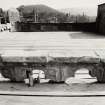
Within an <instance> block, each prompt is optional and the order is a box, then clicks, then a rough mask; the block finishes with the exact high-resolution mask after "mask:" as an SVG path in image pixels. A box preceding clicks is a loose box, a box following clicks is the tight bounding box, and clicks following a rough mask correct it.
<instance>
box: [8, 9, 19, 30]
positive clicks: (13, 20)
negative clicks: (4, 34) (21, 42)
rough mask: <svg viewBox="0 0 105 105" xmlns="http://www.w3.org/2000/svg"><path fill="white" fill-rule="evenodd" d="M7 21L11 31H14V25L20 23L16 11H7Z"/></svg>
mask: <svg viewBox="0 0 105 105" xmlns="http://www.w3.org/2000/svg"><path fill="white" fill-rule="evenodd" d="M8 15H9V21H10V24H11V31H16V29H17V28H16V27H17V26H16V23H17V22H19V21H20V15H19V12H18V10H17V9H15V8H11V9H9V10H8Z"/></svg>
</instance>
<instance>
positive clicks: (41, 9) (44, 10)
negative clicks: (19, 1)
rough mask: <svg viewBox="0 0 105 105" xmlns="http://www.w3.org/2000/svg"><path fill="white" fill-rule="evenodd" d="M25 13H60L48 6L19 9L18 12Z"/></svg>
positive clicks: (28, 6) (31, 6) (21, 7)
mask: <svg viewBox="0 0 105 105" xmlns="http://www.w3.org/2000/svg"><path fill="white" fill-rule="evenodd" d="M21 9H22V11H23V13H31V12H32V11H33V10H35V11H37V12H38V13H48V14H49V13H60V12H59V11H57V10H56V9H53V8H50V7H48V6H46V5H26V6H23V5H22V6H20V7H18V10H21Z"/></svg>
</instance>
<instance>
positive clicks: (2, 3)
mask: <svg viewBox="0 0 105 105" xmlns="http://www.w3.org/2000/svg"><path fill="white" fill-rule="evenodd" d="M100 3H105V0H0V7H1V8H3V9H8V8H11V7H15V8H16V7H18V6H20V5H28V4H45V5H48V6H50V7H53V8H55V9H62V8H72V7H96V6H97V5H98V4H100Z"/></svg>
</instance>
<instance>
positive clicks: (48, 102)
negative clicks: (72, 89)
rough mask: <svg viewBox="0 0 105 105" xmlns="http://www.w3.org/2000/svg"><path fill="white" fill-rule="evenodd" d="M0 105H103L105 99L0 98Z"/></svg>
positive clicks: (104, 104)
mask: <svg viewBox="0 0 105 105" xmlns="http://www.w3.org/2000/svg"><path fill="white" fill-rule="evenodd" d="M0 104H1V105H105V97H24V96H21V97H20V96H17V97H16V96H15V97H14V96H0Z"/></svg>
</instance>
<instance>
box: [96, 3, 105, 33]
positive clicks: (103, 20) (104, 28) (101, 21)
mask: <svg viewBox="0 0 105 105" xmlns="http://www.w3.org/2000/svg"><path fill="white" fill-rule="evenodd" d="M97 30H98V32H99V33H102V34H105V3H103V4H100V5H98V12H97Z"/></svg>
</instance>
